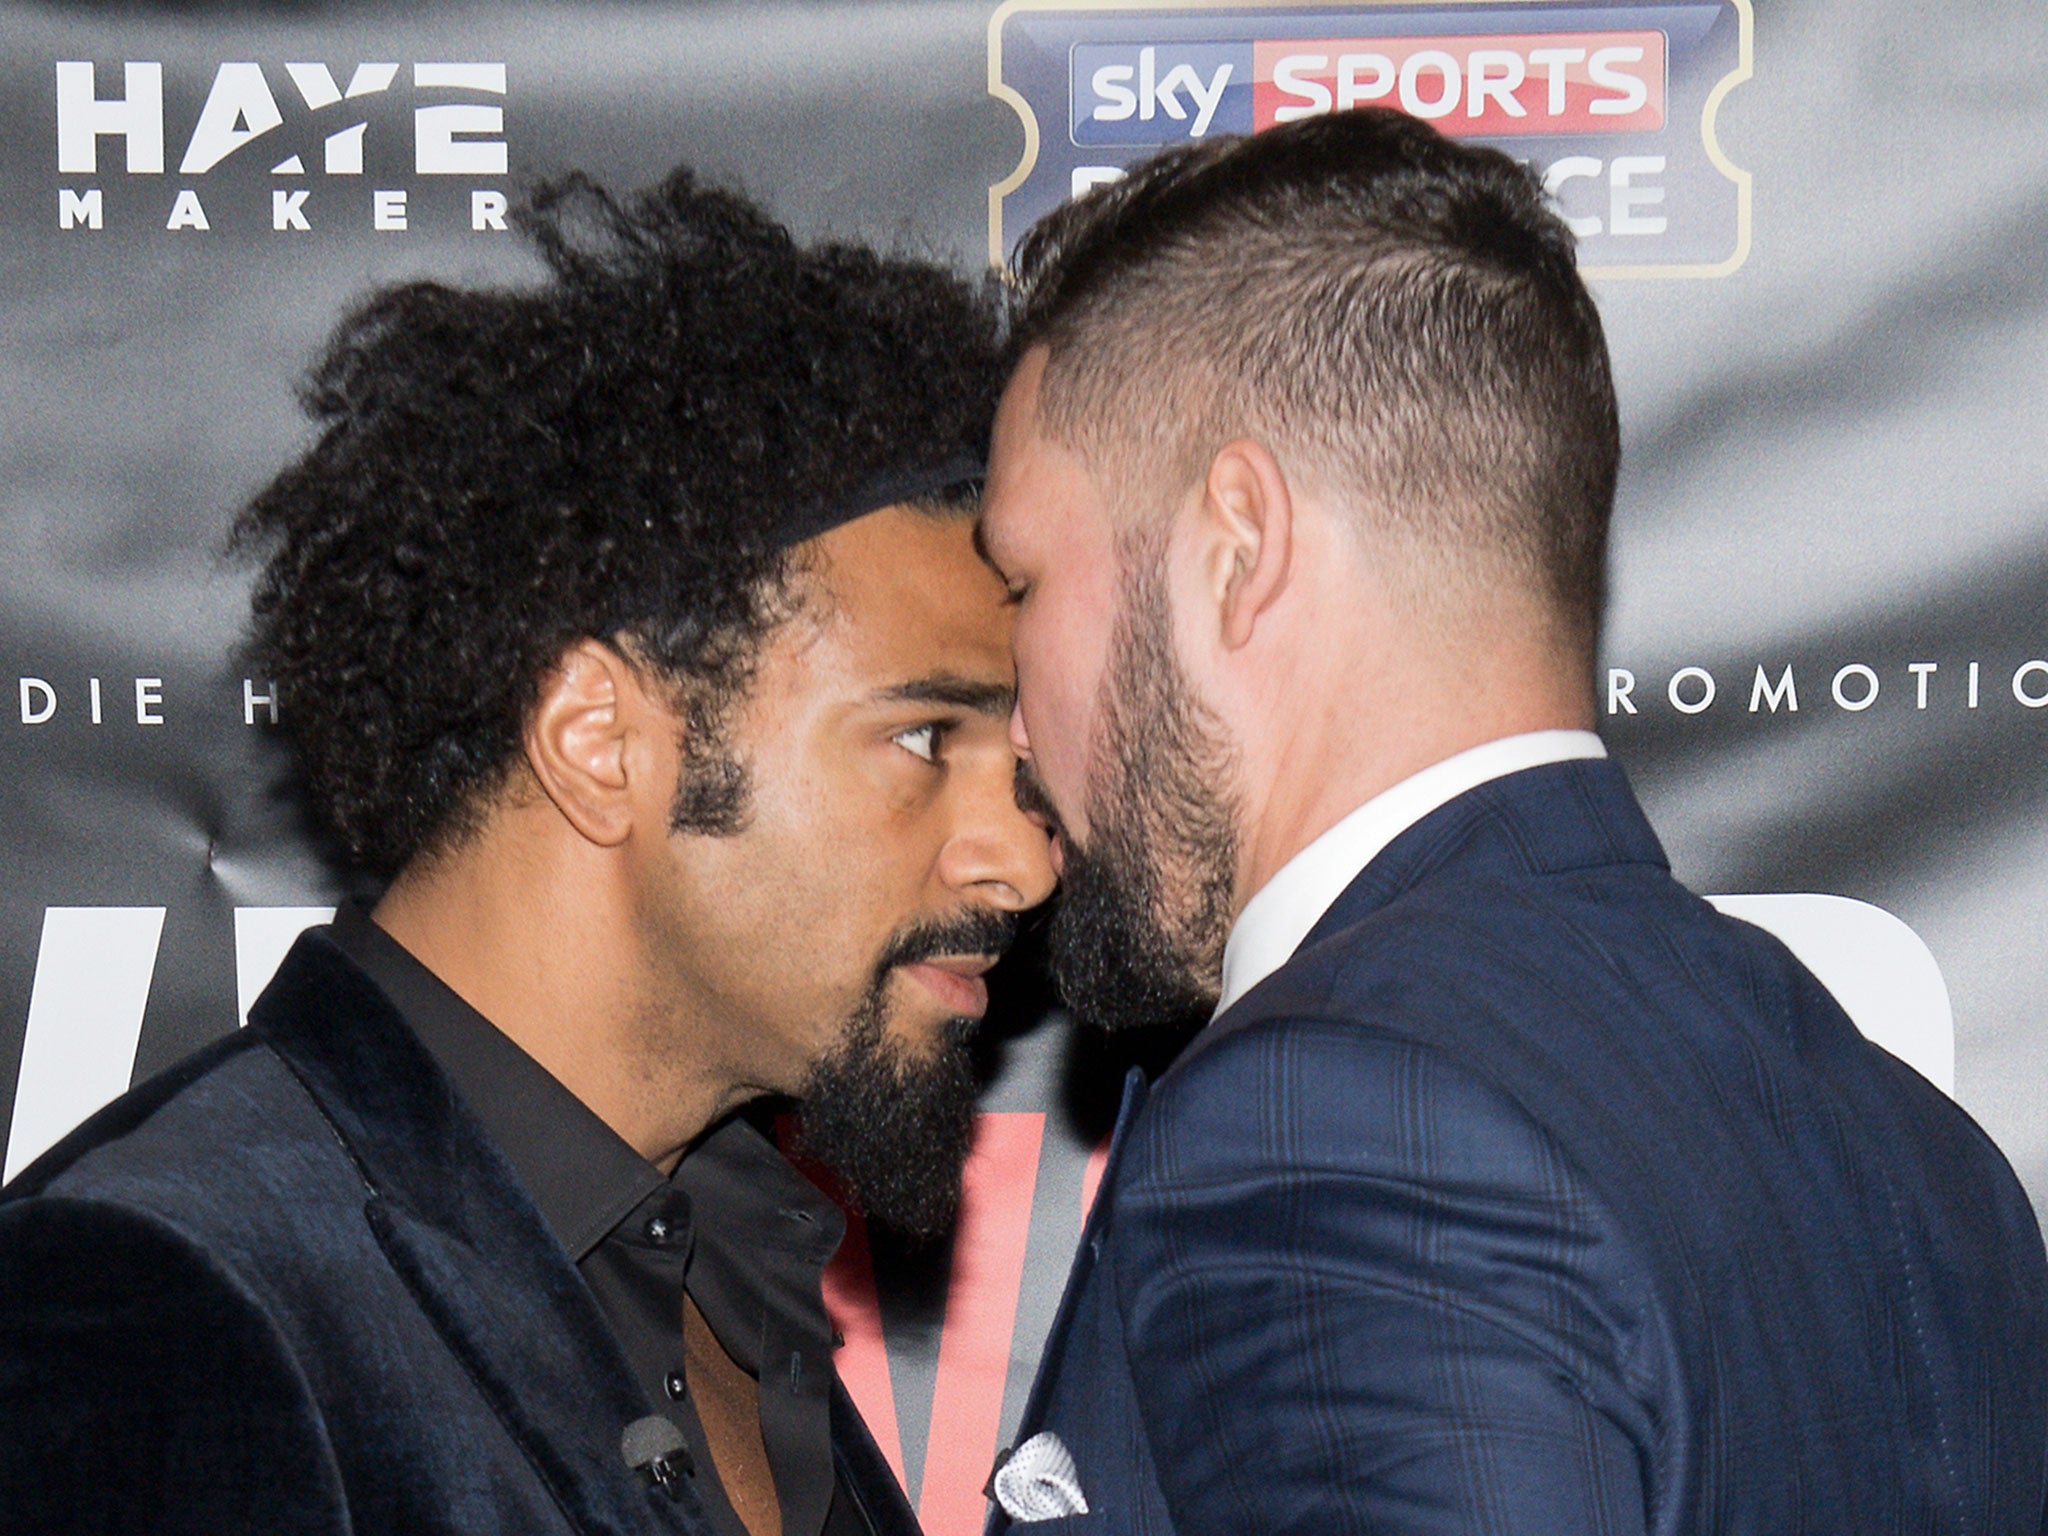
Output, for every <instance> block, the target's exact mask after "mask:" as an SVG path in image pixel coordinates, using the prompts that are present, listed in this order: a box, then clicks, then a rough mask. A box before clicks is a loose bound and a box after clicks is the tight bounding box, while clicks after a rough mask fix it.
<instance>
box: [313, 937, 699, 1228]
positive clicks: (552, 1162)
mask: <svg viewBox="0 0 2048 1536" xmlns="http://www.w3.org/2000/svg"><path fill="white" fill-rule="evenodd" d="M333 936H334V942H335V944H336V945H337V946H339V948H340V949H341V951H342V953H344V954H345V955H347V956H348V957H349V959H351V960H353V961H354V962H355V963H356V965H357V966H358V967H359V968H360V969H361V970H362V971H363V972H364V974H366V975H367V976H368V977H369V978H370V980H371V981H373V982H375V983H376V984H377V986H378V988H379V989H380V990H381V991H382V992H383V993H384V995H385V996H386V997H388V998H390V999H391V1002H392V1005H393V1006H394V1007H396V1008H397V1009H398V1012H399V1015H400V1016H401V1017H402V1018H403V1019H404V1020H405V1022H406V1025H407V1027H408V1028H410V1029H411V1030H412V1032H413V1033H414V1034H415V1035H416V1036H418V1037H419V1040H420V1043H421V1044H422V1045H424V1046H426V1048H427V1049H428V1050H429V1051H430V1052H432V1053H433V1056H434V1059H435V1060H436V1061H437V1062H439V1063H440V1065H441V1070H442V1071H444V1072H446V1073H447V1074H448V1077H449V1080H450V1081H451V1082H453V1083H454V1085H455V1091H456V1093H457V1094H458V1095H459V1096H460V1097H461V1099H462V1103H463V1107H464V1108H466V1109H467V1110H468V1111H469V1112H470V1113H471V1114H472V1115H473V1116H475V1117H476V1120H477V1122H478V1123H479V1124H480V1125H482V1126H483V1129H484V1133H485V1134H486V1135H487V1136H489V1137H490V1139H491V1140H492V1141H493V1142H494V1143H496V1145H497V1148H498V1150H499V1151H500V1152H502V1153H503V1154H504V1155H505V1159H506V1161H507V1162H509V1163H510V1164H511V1165H512V1171H513V1173H514V1174H515V1175H517V1176H518V1179H519V1182H520V1183H521V1184H523V1185H524V1186H525V1187H526V1192H527V1193H528V1194H529V1195H531V1196H532V1197H533V1203H534V1205H535V1206H537V1207H538V1208H539V1210H540V1214H541V1218H542V1219H543V1220H544V1221H546V1222H547V1224H548V1229H549V1230H550V1231H551V1232H553V1233H554V1234H555V1238H556V1240H557V1241H558V1242H560V1243H561V1245H562V1246H563V1248H565V1249H566V1250H567V1251H568V1254H569V1257H570V1259H571V1260H572V1261H574V1262H576V1263H581V1262H582V1261H583V1257H584V1255H585V1254H587V1253H589V1252H590V1250H591V1249H592V1248H595V1247H596V1246H597V1245H598V1244H599V1243H601V1242H603V1241H604V1239H605V1237H606V1235H607V1234H609V1233H610V1232H611V1230H612V1229H613V1228H614V1227H616V1226H617V1225H618V1224H619V1223H620V1222H621V1221H623V1220H625V1219H626V1217H627V1216H628V1215H630V1214H631V1213H632V1212H633V1210H634V1208H635V1207H637V1206H638V1205H639V1204H640V1202H641V1201H643V1200H645V1199H646V1198H647V1197H648V1196H649V1195H650V1194H652V1193H653V1192H654V1191H655V1190H657V1189H659V1188H661V1186H662V1184H663V1183H664V1182H665V1181H664V1180H663V1178H662V1176H661V1171H660V1170H659V1169H658V1168H656V1167H655V1166H654V1165H653V1164H652V1163H650V1162H648V1161H647V1159H645V1158H644V1157H642V1156H641V1155H640V1154H639V1153H638V1152H636V1151H634V1150H633V1148H632V1146H631V1145H630V1144H629V1143H628V1142H627V1141H626V1140H625V1138H624V1137H622V1136H620V1135H619V1134H618V1132H616V1131H614V1130H613V1129H612V1128H611V1127H610V1126H608V1125H606V1124H605V1123H604V1121H603V1120H602V1119H600V1118H599V1117H598V1115H597V1114H596V1112H595V1111H593V1110H592V1109H591V1108H590V1107H589V1106H588V1105H586V1104H585V1103H584V1102H583V1101H582V1100H581V1099H579V1098H577V1097H576V1095H575V1094H573V1093H571V1092H570V1091H569V1090H568V1088H566V1087H565V1086H563V1084H562V1083H561V1081H560V1080H559V1079H557V1078H556V1077H555V1076H554V1075H553V1074H552V1073H550V1072H549V1071H548V1070H547V1068H545V1067H543V1066H542V1065H541V1064H540V1063H539V1062H537V1061H535V1060H534V1059H533V1058H532V1057H531V1056H529V1055H527V1054H526V1052H525V1051H523V1050H521V1049H520V1048H519V1046H518V1045H517V1044H515V1043H514V1042H513V1040H512V1038H511V1036H509V1035H507V1034H506V1033H505V1032H504V1031H503V1030H501V1029H499V1028H498V1027H497V1026H496V1025H495V1024H493V1023H491V1021H490V1020H489V1019H487V1018H485V1017H484V1016H483V1015H482V1014H481V1013H479V1012H477V1010H476V1009H475V1008H473V1007H471V1006H470V1005H469V1004H468V1003H466V1002H464V1001H463V1000H462V998H461V997H460V996H458V995H457V994H456V992H455V990H454V989H453V988H452V987H450V986H449V985H448V984H447V983H446V982H445V981H443V980H441V978H440V977H438V976H436V975H435V974H434V973H433V972H432V971H431V970H429V969H427V967H426V966H425V965H424V964H422V963H421V962H420V960H419V959H418V958H417V957H416V956H414V955H413V953H412V952H411V951H410V950H408V949H407V948H406V947H405V946H404V945H403V944H400V943H399V942H398V940H396V939H394V938H393V937H391V935H390V934H388V933H386V932H385V931H384V930H383V929H382V928H380V927H378V926H377V924H376V923H375V922H373V921H372V920H371V918H370V915H369V912H368V910H367V909H365V908H364V907H362V906H361V905H360V904H357V903H350V904H348V905H346V906H344V907H343V908H342V909H341V910H340V912H338V913H337V914H336V915H335V920H334V930H333Z"/></svg>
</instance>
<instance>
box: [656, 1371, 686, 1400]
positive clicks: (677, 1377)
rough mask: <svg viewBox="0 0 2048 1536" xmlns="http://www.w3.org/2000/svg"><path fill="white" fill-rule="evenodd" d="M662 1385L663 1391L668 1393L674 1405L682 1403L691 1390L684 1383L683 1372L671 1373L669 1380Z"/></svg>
mask: <svg viewBox="0 0 2048 1536" xmlns="http://www.w3.org/2000/svg"><path fill="white" fill-rule="evenodd" d="M661 1385H662V1389H663V1390H664V1391H666V1392H667V1393H668V1400H669V1401H670V1402H672V1403H680V1402H681V1401H682V1400H683V1394H684V1393H685V1392H686V1391H688V1390H689V1389H688V1387H687V1386H686V1385H685V1383H684V1381H683V1373H682V1372H681V1371H670V1372H669V1373H668V1379H667V1380H666V1381H664V1382H663V1383H662V1384H661Z"/></svg>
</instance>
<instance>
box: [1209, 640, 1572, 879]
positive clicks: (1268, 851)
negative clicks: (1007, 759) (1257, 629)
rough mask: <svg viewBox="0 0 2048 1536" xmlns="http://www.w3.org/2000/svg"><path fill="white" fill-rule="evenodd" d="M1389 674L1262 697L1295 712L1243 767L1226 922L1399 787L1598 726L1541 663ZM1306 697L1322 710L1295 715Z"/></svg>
mask: <svg viewBox="0 0 2048 1536" xmlns="http://www.w3.org/2000/svg"><path fill="white" fill-rule="evenodd" d="M1325 654H1328V652H1325ZM1351 654H1360V653H1359V652H1352V653H1351ZM1363 654H1371V652H1369V651H1368V652H1364V653H1363ZM1392 670H1393V669H1390V668H1381V669H1378V675H1377V676H1376V677H1369V678H1362V679H1357V680H1355V684H1353V683H1347V684H1345V685H1344V686H1343V687H1341V688H1338V687H1336V686H1335V685H1334V684H1333V683H1332V682H1330V681H1328V680H1325V681H1324V682H1323V683H1322V687H1321V690H1320V691H1300V692H1297V691H1294V690H1292V689H1284V688H1283V689H1271V690H1269V691H1268V692H1267V694H1266V697H1267V698H1269V699H1273V700H1276V701H1277V700H1284V701H1287V703H1288V705H1289V706H1291V707H1289V708H1287V709H1285V710H1282V709H1279V708H1276V709H1275V710H1274V711H1273V712H1272V715H1271V717H1270V718H1269V719H1268V720H1267V721H1265V722H1264V725H1263V727H1262V729H1261V731H1260V733H1259V736H1258V737H1257V738H1256V739H1263V740H1265V741H1267V742H1269V743H1271V744H1272V749H1271V750H1269V751H1268V752H1266V753H1264V754H1261V758H1262V761H1259V762H1256V763H1253V762H1248V763H1247V764H1246V767H1247V769H1248V770H1250V771H1249V773H1248V775H1247V777H1248V778H1250V779H1251V780H1252V787H1251V789H1250V792H1248V793H1247V796H1246V802H1247V803H1246V815H1245V825H1244V838H1243V844H1242V851H1241V853H1240V856H1239V860H1238V877H1237V884H1236V890H1235V910H1234V911H1233V914H1232V916H1233V917H1235V915H1236V913H1238V912H1242V911H1243V910H1244V906H1245V903H1247V902H1248V901H1250V900H1251V898H1252V897H1253V896H1255V895H1256V894H1257V893H1258V892H1259V890H1260V889H1261V888H1262V887H1263V886H1264V885H1265V884H1266V883H1267V882H1268V881H1269V880H1271V879H1272V878H1273V876H1274V875H1276V874H1278V873H1279V872H1280V870H1281V868H1282V867H1283V866H1285V865H1286V864H1287V863H1288V861H1289V860H1291V859H1292V858H1293V857H1294V856H1295V855H1296V854H1298V853H1300V852H1301V850H1302V849H1304V848H1306V847H1307V846H1308V845H1309V844H1310V843H1312V842H1314V841H1315V840H1316V839H1317V838H1319V837H1321V836H1322V835H1323V834H1324V833H1325V832H1327V831H1329V830H1330V828H1331V827H1333V826H1335V825H1336V824H1337V823H1338V822H1339V821H1342V820H1343V819H1344V818H1345V817H1346V816H1348V815H1350V814H1351V813H1352V812H1353V811H1355V810H1357V809H1358V808H1359V807H1360V806H1361V805H1364V804H1365V803H1366V802H1367V801H1368V800H1371V799H1373V798H1374V797H1375V796H1377V795H1380V794H1382V793H1384V792H1385V791H1387V790H1389V789H1392V788H1393V787H1394V786H1395V785H1396V784H1399V783H1400V782H1401V781H1402V780H1404V779H1407V778H1409V777H1411V776H1412V775H1414V774H1417V773H1420V772H1421V771H1422V770H1423V769H1425V768H1428V767H1431V766H1433V765H1434V764H1437V763H1440V762H1443V761H1444V760H1445V759H1446V758H1450V757H1455V756H1456V755H1457V754H1458V753H1460V752H1464V751H1467V750H1469V749H1470V748H1472V747H1477V746H1482V745H1484V744H1485V743H1487V742H1489V741H1498V740H1500V739H1501V738H1503V737H1506V736H1519V735H1521V734H1523V733H1524V732H1528V731H1544V730H1590V729H1592V727H1593V708H1592V703H1591V701H1590V698H1589V697H1588V696H1587V695H1586V691H1585V688H1584V686H1583V684H1579V683H1576V682H1573V681H1571V680H1570V679H1569V678H1568V677H1566V676H1565V675H1563V674H1562V673H1560V671H1559V669H1558V668H1556V666H1555V665H1554V663H1552V662H1550V661H1548V660H1546V659H1542V658H1521V659H1518V658H1516V657H1511V656H1501V657H1494V658H1489V659H1488V660H1487V661H1486V663H1485V664H1484V665H1482V666H1479V667H1476V668H1465V669H1456V670H1455V671H1448V670H1447V671H1445V672H1436V671H1434V670H1432V671H1430V672H1426V673H1425V672H1421V671H1417V670H1405V671H1394V672H1393V675H1392V676H1391V677H1390V676H1389V672H1390V671H1392ZM1394 684H1399V685H1400V686H1393V685H1394ZM1313 698H1320V699H1322V700H1323V701H1324V705H1323V707H1322V708H1320V709H1316V708H1302V707H1301V704H1300V701H1301V700H1303V699H1313Z"/></svg>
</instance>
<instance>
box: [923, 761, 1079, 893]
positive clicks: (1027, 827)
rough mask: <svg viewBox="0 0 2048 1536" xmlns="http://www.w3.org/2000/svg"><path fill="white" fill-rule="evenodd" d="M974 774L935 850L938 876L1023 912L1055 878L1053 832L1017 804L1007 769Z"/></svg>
mask: <svg viewBox="0 0 2048 1536" xmlns="http://www.w3.org/2000/svg"><path fill="white" fill-rule="evenodd" d="M991 767H993V765H991ZM976 778H977V782H976V785H975V787H974V789H973V791H972V792H971V793H970V794H969V795H967V797H966V798H965V800H964V801H963V803H962V805H961V807H960V811H959V815H958V819H957V820H956V821H955V822H954V826H953V835H952V836H951V837H950V838H948V839H947V841H946V846H945V849H944V850H943V851H942V853H941V854H940V858H939V875H940V878H941V879H943V880H944V881H945V882H946V884H947V885H949V886H951V887H953V888H954V889H955V890H958V891H961V892H963V893H966V892H973V893H975V894H977V895H979V896H980V897H981V899H982V900H984V901H987V902H990V903H991V904H993V905H994V906H996V907H998V908H1000V909H1001V910H1003V911H1005V912H1023V911H1027V910H1029V909H1030V908H1032V907H1035V906H1037V905H1038V904H1039V903H1040V902H1042V901H1044V900H1045V899H1046V898H1047V897H1048V896H1050V895H1052V892H1053V886H1054V885H1055V884H1056V883H1057V882H1056V880H1055V878H1054V876H1053V870H1052V835H1051V834H1050V833H1049V832H1048V831H1047V830H1046V827H1045V825H1044V824H1043V822H1042V821H1040V820H1039V819H1038V818H1037V817H1034V816H1030V815H1027V814H1026V813H1025V812H1024V811H1022V810H1020V809H1018V806H1017V796H1016V787H1015V784H1014V781H1013V779H1012V777H1011V775H1010V774H1007V773H1002V772H996V771H991V772H988V773H985V774H981V775H977V776H976Z"/></svg>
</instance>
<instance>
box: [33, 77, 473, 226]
mask: <svg viewBox="0 0 2048 1536" xmlns="http://www.w3.org/2000/svg"><path fill="white" fill-rule="evenodd" d="M117 81H118V84H117V83H116V82H117ZM164 85H165V81H164V66H163V64H162V63H161V62H160V61H156V60H127V61H125V62H123V63H122V64H121V65H120V67H119V70H118V72H117V71H116V70H115V69H113V68H112V67H109V68H107V69H105V70H102V69H101V68H100V67H99V65H97V64H96V63H95V62H94V61H92V60H86V59H63V60H59V61H57V64H56V124H55V126H56V148H57V171H58V174H59V176H60V177H61V178H62V181H63V184H62V185H60V187H59V188H58V192H57V209H56V214H57V227H58V228H59V229H60V230H100V229H105V228H107V227H108V225H109V220H110V218H113V217H114V214H113V212H112V210H114V209H117V208H118V209H119V210H120V211H121V213H122V214H125V215H126V217H127V219H128V220H129V221H131V222H135V223H140V222H141V219H142V218H143V217H144V216H145V210H147V212H148V214H151V215H154V217H156V218H158V219H161V220H162V222H163V227H164V228H165V229H168V230H173V231H180V230H190V231H205V230H209V229H211V228H213V220H214V213H213V212H212V211H210V210H209V208H208V201H209V200H210V199H212V200H214V201H215V202H216V206H221V205H225V204H226V203H227V202H229V201H230V195H229V194H227V193H224V192H216V191H215V190H213V189H212V188H206V187H202V186H200V185H198V184H197V183H198V182H199V181H200V179H201V178H205V177H215V178H216V180H217V181H218V179H219V178H221V177H223V176H224V177H226V178H227V179H228V180H230V181H233V182H235V183H238V184H242V185H241V186H240V190H242V191H244V192H245V193H246V191H247V186H246V184H247V183H249V182H250V181H251V180H252V178H260V179H261V180H262V182H263V185H262V186H261V187H260V188H259V189H258V192H259V195H258V196H257V197H256V198H255V199H254V203H255V205H256V206H257V207H258V208H260V207H261V206H262V202H263V199H262V197H261V195H260V193H261V192H263V191H267V192H268V194H269V196H268V210H267V211H268V213H269V221H270V228H271V229H272V230H274V231H277V232H280V233H289V232H310V231H311V230H312V229H313V228H314V226H315V221H316V219H327V218H336V219H337V221H339V220H340V219H344V218H346V217H347V215H348V213H349V212H350V211H351V210H352V211H353V214H354V220H360V219H361V218H362V217H363V215H365V214H367V216H368V222H369V224H370V227H371V228H373V229H376V230H403V229H406V228H408V227H409V215H410V210H409V208H408V195H409V194H408V189H407V188H406V187H404V186H392V185H390V184H389V183H391V182H393V181H397V180H400V179H402V178H410V177H414V176H419V177H471V178H479V179H481V178H499V177H503V176H504V175H506V173H507V172H508V171H509V169H510V152H509V150H508V148H507V145H506V142H505V113H504V108H503V106H502V105H500V103H501V101H502V99H503V98H504V96H505V94H506V81H505V66H504V64H502V63H496V62H460V61H457V62H432V61H428V62H416V63H413V64H412V65H410V66H409V67H408V66H404V65H401V64H399V63H396V62H392V61H369V62H360V63H355V64H353V65H347V66H343V67H342V68H341V70H340V71H339V72H337V71H336V69H335V68H334V67H333V66H332V65H330V64H328V63H325V62H317V61H298V62H287V63H284V64H282V65H272V66H270V67H268V68H266V67H265V66H264V65H263V64H261V63H257V62H255V61H253V60H231V61H227V62H224V63H221V64H220V65H219V66H218V67H217V68H216V69H215V70H214V74H213V79H212V82H211V84H210V85H209V86H208V88H207V92H206V97H205V100H204V102H203V104H202V105H201V106H200V107H199V110H198V112H197V115H196V116H195V117H193V118H191V120H190V123H189V126H187V124H186V123H185V122H180V121H174V120H173V113H172V112H171V111H169V110H168V109H167V107H166V101H165V89H164ZM406 85H409V86H410V87H411V98H412V99H411V102H410V110H409V111H407V110H406V107H405V106H404V105H402V104H398V102H399V101H400V100H401V99H402V98H403V96H404V94H405V92H404V86H406ZM401 120H402V126H401ZM180 142H182V145H183V148H182V151H181V152H180V153H178V154H177V157H176V160H175V180H174V182H173V184H172V185H171V186H169V187H164V186H163V184H162V183H160V182H158V183H145V185H154V186H156V187H158V188H160V189H161V190H160V192H159V193H158V194H157V195H156V196H154V197H150V196H147V195H144V196H142V197H140V198H138V197H136V196H134V195H124V194H128V189H127V188H126V187H125V185H124V187H123V193H122V194H117V195H116V198H115V200H114V201H112V202H110V200H109V196H108V188H109V184H110V183H117V182H118V183H123V184H125V183H127V182H128V181H130V179H132V178H157V177H167V176H168V175H169V174H170V173H169V171H168V170H167V167H169V166H171V164H172V160H171V155H170V151H171V150H172V149H173V148H174V147H175V146H176V145H177V144H179V143H180ZM266 150H267V151H268V153H265V151H266ZM266 162H268V165H267V170H266V169H263V167H264V166H265V164H266ZM355 178H364V179H366V180H369V181H371V182H373V183H377V184H373V185H371V186H370V187H369V188H368V189H367V196H365V195H363V194H362V193H360V192H358V193H357V194H356V195H354V196H352V197H349V196H344V195H342V193H341V190H340V189H341V188H342V187H344V186H347V185H349V183H350V182H351V181H353V179H355ZM336 179H339V180H336ZM322 183H325V184H326V185H325V186H322ZM356 184H357V185H361V183H356ZM232 201H233V202H234V203H235V204H236V211H237V212H238V213H241V214H243V215H244V216H245V217H246V214H247V205H249V204H250V202H251V199H250V198H249V197H247V196H246V195H245V196H242V197H240V198H233V199H232ZM506 202H507V200H506V197H505V195H504V193H503V192H502V191H500V190H499V189H497V188H495V187H486V188H476V189H473V190H472V191H471V193H470V197H469V199H468V210H467V211H468V213H469V223H470V227H471V228H472V229H478V230H484V229H490V230H502V229H503V228H504V227H505V210H506ZM159 204H160V205H161V208H160V209H159V207H158V205H159ZM166 212H167V214H168V217H166V216H165V213H166ZM258 216H259V217H260V214H259V215H258ZM354 220H350V221H351V222H352V221H354Z"/></svg>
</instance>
